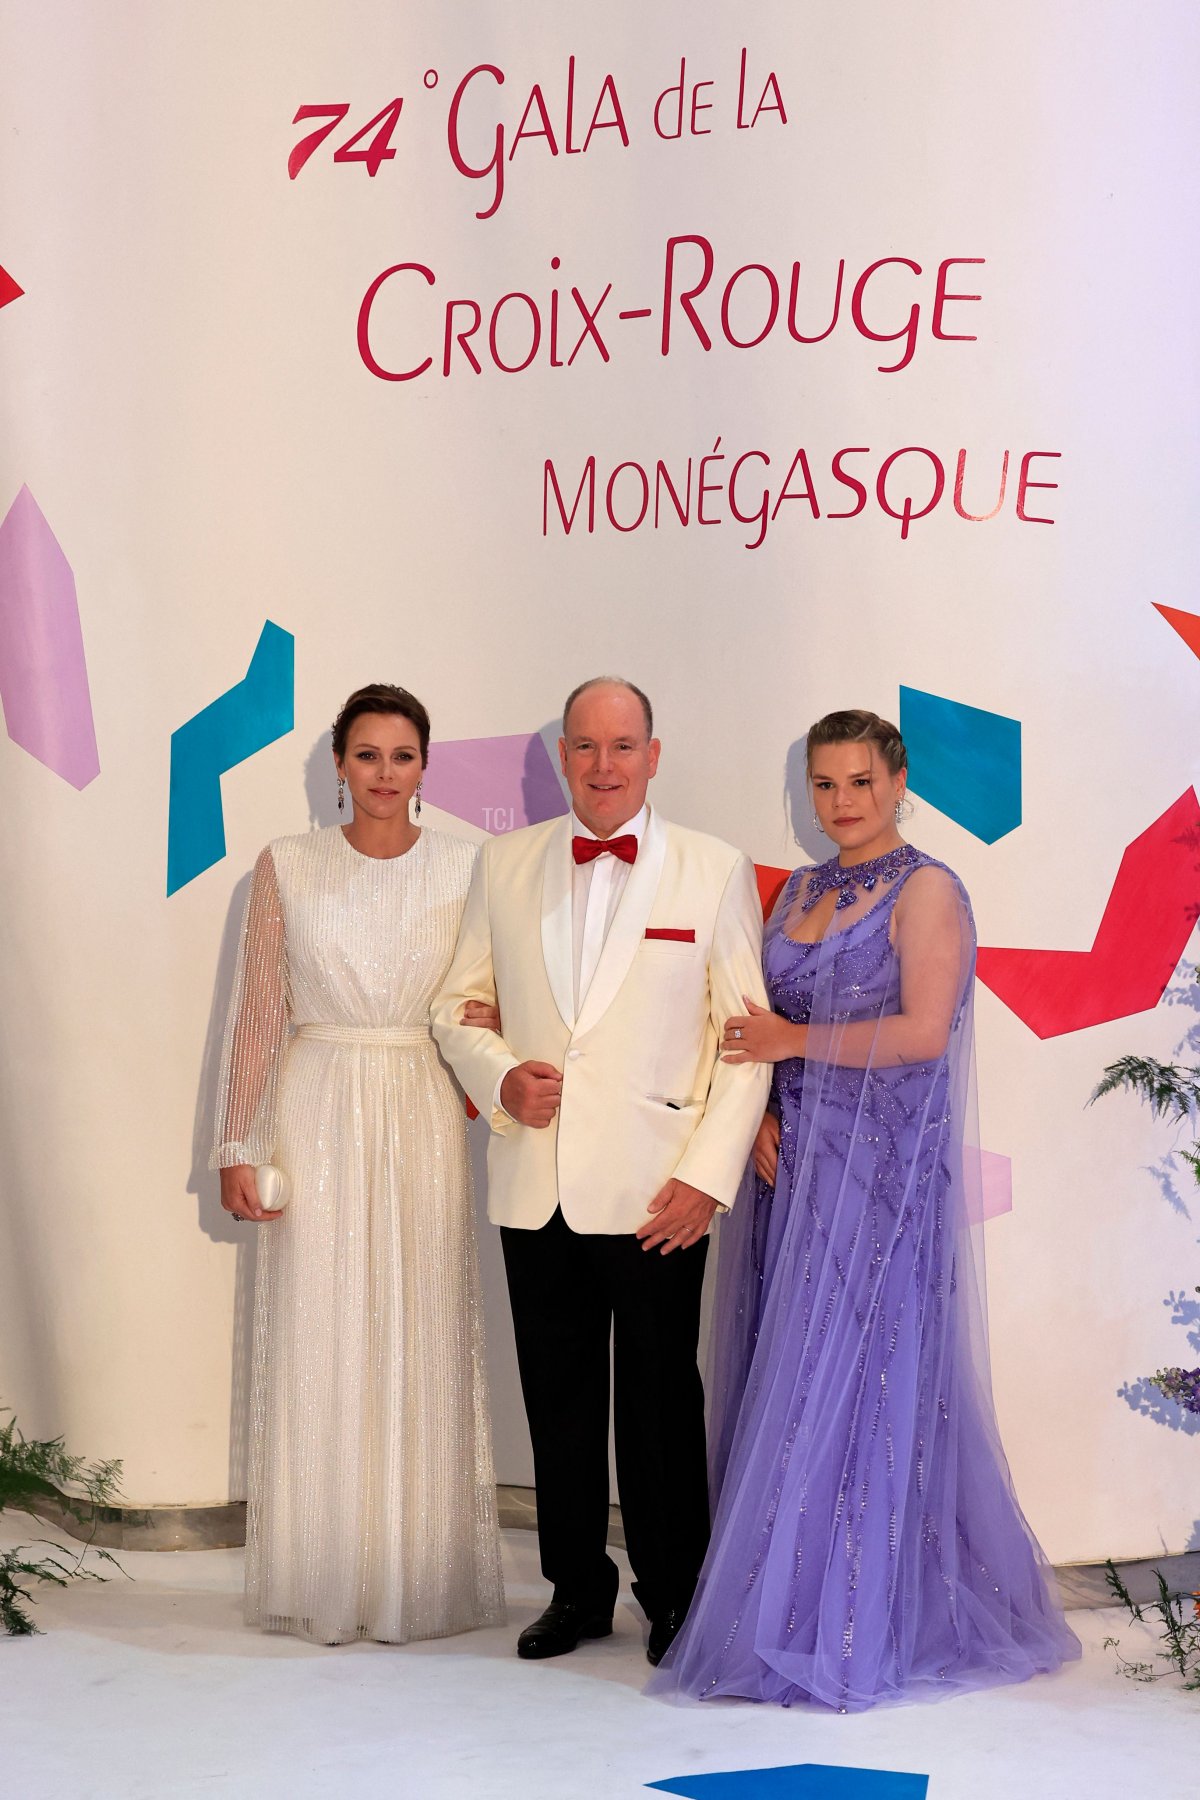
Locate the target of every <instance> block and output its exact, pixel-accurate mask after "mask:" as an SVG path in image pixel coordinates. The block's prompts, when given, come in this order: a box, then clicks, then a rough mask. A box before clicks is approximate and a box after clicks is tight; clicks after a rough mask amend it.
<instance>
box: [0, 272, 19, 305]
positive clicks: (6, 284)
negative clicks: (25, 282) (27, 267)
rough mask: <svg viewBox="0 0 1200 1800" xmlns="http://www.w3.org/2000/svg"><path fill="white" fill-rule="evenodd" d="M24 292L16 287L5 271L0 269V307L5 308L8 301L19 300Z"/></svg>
mask: <svg viewBox="0 0 1200 1800" xmlns="http://www.w3.org/2000/svg"><path fill="white" fill-rule="evenodd" d="M24 292H25V289H24V288H23V287H18V286H17V284H16V282H15V281H14V280H13V278H12V276H11V275H10V274H9V272H8V270H7V269H0V306H7V305H8V303H9V301H10V300H19V299H20V298H21V295H22V294H23V293H24Z"/></svg>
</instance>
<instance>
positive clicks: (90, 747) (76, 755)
mask: <svg viewBox="0 0 1200 1800" xmlns="http://www.w3.org/2000/svg"><path fill="white" fill-rule="evenodd" d="M0 703H2V704H3V707H4V722H5V724H6V726H7V727H8V735H9V737H10V738H11V739H12V740H13V743H14V744H19V745H20V746H21V748H22V750H28V752H29V754H30V756H35V757H36V758H37V760H38V761H39V762H40V763H45V765H46V767H47V768H48V769H53V770H54V773H55V774H56V775H61V776H62V778H63V780H64V781H69V782H70V784H71V786H72V787H74V788H85V787H86V786H87V784H88V782H89V781H93V780H95V778H96V776H97V775H98V774H99V773H100V756H99V752H98V751H97V749H96V727H95V723H94V721H93V719H92V698H91V694H90V692H89V690H88V676H87V660H86V658H85V656H84V650H83V632H82V630H81V629H80V624H79V605H78V602H77V600H76V597H75V577H74V575H72V573H71V565H70V563H68V561H67V559H66V557H65V556H64V555H63V553H62V550H61V548H60V546H59V543H58V539H57V538H56V537H55V535H54V533H53V532H52V531H51V529H50V527H49V525H48V524H47V523H46V520H45V518H44V517H43V514H42V511H41V508H40V507H39V506H38V503H37V501H36V500H35V499H34V497H33V495H32V494H31V493H30V491H29V489H28V488H27V487H23V488H22V489H21V491H20V493H19V494H18V495H17V497H16V499H15V500H14V501H13V503H12V505H11V507H10V508H9V510H8V515H7V517H6V518H5V520H4V523H3V524H2V525H0Z"/></svg>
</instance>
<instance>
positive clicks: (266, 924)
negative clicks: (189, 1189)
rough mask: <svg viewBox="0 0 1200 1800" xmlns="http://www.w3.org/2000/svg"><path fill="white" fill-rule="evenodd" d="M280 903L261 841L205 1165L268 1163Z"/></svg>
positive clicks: (284, 1001) (279, 1002) (281, 1024)
mask: <svg viewBox="0 0 1200 1800" xmlns="http://www.w3.org/2000/svg"><path fill="white" fill-rule="evenodd" d="M288 1018H289V1008H288V982H287V956H286V947H285V943H284V929H283V903H282V901H281V900H280V897H279V883H278V880H277V878H276V874H275V861H274V858H273V857H272V855H271V852H270V850H269V849H267V850H264V851H263V852H262V854H261V856H260V857H259V859H258V861H257V862H256V863H255V865H254V874H253V877H252V878H251V882H250V896H249V898H248V900H247V901H246V916H245V919H244V920H243V923H242V941H241V946H240V949H239V951H238V963H237V973H236V976H235V978H234V984H233V997H232V999H231V1000H230V1002H229V1018H228V1021H227V1023H226V1026H225V1046H224V1049H223V1051H222V1054H221V1078H220V1085H219V1088H218V1091H217V1108H216V1131H215V1136H214V1141H213V1153H212V1156H211V1158H210V1160H209V1167H210V1168H212V1169H225V1168H229V1167H230V1166H232V1165H233V1164H235V1163H253V1164H258V1163H269V1162H270V1161H271V1160H272V1158H273V1156H274V1153H275V1114H276V1102H277V1098H278V1093H279V1072H280V1068H281V1066H282V1063H283V1053H284V1049H285V1046H286V1044H287V1039H288Z"/></svg>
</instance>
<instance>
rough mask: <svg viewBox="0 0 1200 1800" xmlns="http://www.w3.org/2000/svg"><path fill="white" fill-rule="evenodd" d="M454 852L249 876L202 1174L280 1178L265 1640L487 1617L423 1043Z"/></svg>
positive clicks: (466, 1396)
mask: <svg viewBox="0 0 1200 1800" xmlns="http://www.w3.org/2000/svg"><path fill="white" fill-rule="evenodd" d="M473 859H474V848H473V846H472V845H470V844H467V843H465V842H464V841H463V840H462V839H460V838H455V837H451V836H448V835H446V834H445V833H442V832H436V831H431V830H429V829H426V830H424V831H423V832H422V833H421V836H420V837H419V838H418V840H417V842H416V844H415V845H414V846H413V848H412V849H411V850H410V851H408V852H407V854H406V855H404V856H399V857H394V858H390V859H386V860H384V859H379V858H374V857H368V856H363V855H361V854H360V853H359V852H358V851H356V850H354V849H352V848H351V846H350V845H349V843H348V842H347V841H346V838H345V837H344V835H343V833H342V831H341V828H340V827H338V826H334V827H332V828H330V829H328V830H324V831H315V832H310V833H308V834H306V835H305V836H302V837H289V838H281V839H279V840H277V841H276V842H275V843H273V844H271V845H270V846H269V847H268V848H267V849H266V850H264V851H263V853H262V855H261V856H260V857H259V859H258V862H257V864H256V866H255V870H254V877H253V881H252V883H251V889H250V898H249V901H248V903H247V908H246V922H245V928H244V931H243V937H242V947H241V955H240V959H239V965H238V972H237V979H236V984H235V988H234V994H233V999H232V1002H231V1005H230V1016H229V1024H228V1029H227V1031H226V1039H225V1053H224V1059H223V1065H222V1077H221V1094H220V1098H219V1101H218V1108H217V1138H216V1148H215V1150H214V1153H213V1165H214V1167H219V1166H225V1165H228V1164H233V1163H263V1162H273V1163H276V1164H277V1165H278V1166H279V1167H280V1168H282V1169H284V1170H285V1171H286V1173H287V1174H288V1175H289V1176H290V1177H291V1180H292V1190H293V1191H292V1199H291V1203H290V1204H289V1206H288V1207H287V1209H286V1211H285V1212H284V1214H283V1216H282V1217H281V1218H280V1219H278V1220H275V1221H274V1222H273V1223H267V1224H263V1225H260V1226H258V1227H255V1229H256V1230H257V1232H258V1279H257V1287H256V1292H255V1314H254V1370H253V1383H252V1406H251V1444H250V1463H249V1508H248V1514H249V1516H248V1522H247V1541H246V1617H247V1620H248V1621H249V1622H250V1623H251V1624H258V1625H261V1626H262V1627H263V1628H264V1629H265V1630H267V1631H288V1632H294V1633H295V1634H297V1635H298V1636H301V1637H306V1638H312V1639H315V1640H316V1641H318V1642H321V1643H340V1642H344V1641H345V1640H347V1639H350V1638H356V1637H367V1638H376V1639H380V1640H383V1641H385V1642H388V1643H405V1642H407V1641H408V1640H410V1639H413V1638H430V1637H439V1636H443V1635H446V1634H448V1633H450V1632H456V1631H465V1630H467V1629H469V1628H470V1627H472V1626H476V1625H486V1624H491V1623H495V1622H497V1621H499V1620H500V1619H502V1618H503V1616H504V1597H503V1587H502V1581H501V1574H500V1551H499V1536H498V1531H497V1523H496V1498H495V1487H494V1478H493V1473H492V1454H491V1440H490V1433H489V1424H488V1400H487V1382H486V1373H485V1367H484V1353H483V1333H482V1320H481V1308H480V1296H479V1272H478V1265H477V1258H476V1247H475V1225H474V1208H473V1203H472V1194H471V1170H470V1163H469V1161H468V1156H467V1143H466V1118H465V1114H464V1111H463V1103H462V1099H461V1096H460V1095H459V1093H458V1090H457V1089H456V1087H455V1085H454V1083H453V1081H452V1080H451V1077H450V1075H449V1074H448V1073H447V1071H446V1068H445V1067H444V1065H443V1064H442V1063H441V1061H440V1060H439V1057H438V1053H437V1049H436V1047H435V1045H434V1042H433V1039H432V1037H431V1035H430V1031H429V1004H430V1001H431V999H432V997H433V995H434V994H435V993H436V992H437V990H438V987H439V986H440V984H441V981H442V978H443V976H444V974H445V972H446V969H447V967H448V966H449V963H450V958H451V954H452V952H453V949H454V942H455V937H456V935H457V932H458V925H459V919H460V917H461V914H462V909H463V903H464V901H465V899H466V893H467V886H468V883H469V880H470V875H471V867H472V862H473ZM247 1229H250V1228H249V1227H247Z"/></svg>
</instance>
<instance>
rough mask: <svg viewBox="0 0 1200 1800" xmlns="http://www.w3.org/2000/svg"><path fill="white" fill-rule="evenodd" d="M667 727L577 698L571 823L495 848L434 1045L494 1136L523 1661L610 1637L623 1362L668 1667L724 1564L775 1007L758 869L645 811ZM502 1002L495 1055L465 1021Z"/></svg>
mask: <svg viewBox="0 0 1200 1800" xmlns="http://www.w3.org/2000/svg"><path fill="white" fill-rule="evenodd" d="M652 731H653V725H652V719H651V713H650V704H649V701H648V700H646V698H645V696H644V695H643V694H642V693H641V692H640V690H639V689H637V688H634V687H632V686H631V685H630V684H628V683H625V682H623V681H616V680H610V679H607V678H605V679H601V680H596V681H592V682H587V683H584V685H583V686H582V687H581V688H577V689H576V691H575V693H574V694H573V695H572V696H571V698H570V699H569V700H568V702H567V708H566V711H565V713H564V718H563V737H562V739H561V740H560V743H559V753H560V755H561V757H562V765H563V772H564V774H565V776H566V779H567V784H568V787H569V789H570V793H571V799H572V803H573V806H572V812H571V815H570V817H569V818H567V819H558V820H554V821H552V822H551V823H549V824H544V825H533V826H530V827H528V828H527V829H525V830H523V831H514V832H512V833H510V834H509V835H507V836H504V837H498V838H494V839H492V840H491V842H489V843H487V844H485V845H484V847H483V850H482V852H481V854H480V857H479V861H478V864H477V866H476V869H475V876H474V880H473V882H472V885H471V891H470V895H469V898H468V900H467V905H466V911H465V914H464V917H463V922H462V929H461V932H460V934H459V940H458V947H457V950H456V952H455V956H454V961H453V964H452V965H451V968H450V970H449V973H448V974H447V977H446V981H445V984H444V986H443V988H442V991H441V993H440V994H439V995H438V997H437V999H436V1001H435V1002H434V1006H433V1013H432V1018H433V1030H434V1035H435V1036H436V1038H437V1041H438V1043H439V1045H440V1046H441V1049H442V1051H443V1053H444V1055H445V1057H446V1059H447V1061H448V1062H449V1063H450V1064H451V1066H452V1067H453V1069H454V1070H455V1072H456V1073H457V1075H458V1077H459V1079H460V1080H461V1082H462V1084H463V1086H464V1088H465V1089H466V1091H467V1093H468V1094H469V1095H470V1097H471V1099H472V1100H473V1101H474V1103H475V1105H476V1106H477V1107H478V1108H479V1110H480V1112H481V1113H482V1114H483V1116H484V1117H485V1118H486V1119H488V1120H489V1122H490V1125H491V1130H492V1136H491V1141H490V1144H489V1148H488V1211H489V1216H490V1217H491V1218H492V1220H493V1221H494V1222H495V1223H497V1224H498V1225H500V1227H501V1235H502V1240H503V1246H504V1259H505V1268H506V1272H507V1276H508V1286H509V1294H510V1297H511V1301H512V1309H513V1324H514V1329H515V1335H516V1344H517V1357H518V1362H519V1365H520V1371H521V1385H522V1390H523V1393H524V1398H525V1407H526V1411H527V1414H528V1417H529V1429H530V1435H531V1438H532V1442H533V1454H534V1470H535V1480H536V1483H537V1513H538V1532H539V1539H540V1549H541V1560H542V1572H543V1574H544V1575H545V1577H546V1579H547V1580H548V1581H550V1582H551V1583H553V1587H554V1597H553V1601H552V1603H551V1605H550V1606H549V1608H548V1609H547V1610H546V1612H544V1613H543V1614H542V1616H541V1618H539V1619H538V1620H537V1621H536V1622H535V1623H534V1624H533V1625H530V1626H528V1627H527V1628H526V1629H525V1630H524V1631H523V1632H522V1633H521V1636H520V1638H519V1639H518V1644H517V1648H518V1653H519V1654H520V1655H522V1656H526V1657H544V1656H556V1655H560V1654H562V1653H563V1652H564V1651H568V1650H573V1649H574V1648H575V1646H576V1644H577V1643H578V1642H579V1640H580V1638H582V1637H602V1636H605V1635H607V1634H608V1632H609V1631H611V1629H612V1614H613V1605H614V1602H615V1599H616V1592H617V1585H618V1575H617V1569H616V1565H615V1564H614V1563H613V1562H612V1561H611V1559H610V1558H609V1556H608V1554H607V1549H606V1539H607V1525H608V1416H609V1344H610V1335H611V1338H612V1355H613V1371H614V1384H615V1432H616V1459H617V1479H618V1485H619V1489H620V1499H621V1507H622V1513H623V1517H624V1522H625V1537H626V1545H627V1548H628V1552H629V1559H630V1562H631V1564H632V1566H633V1571H634V1575H635V1577H636V1580H635V1584H634V1592H635V1593H636V1595H637V1597H638V1599H639V1601H640V1602H641V1605H642V1607H643V1609H644V1610H645V1612H646V1614H647V1616H648V1618H649V1620H650V1639H649V1646H648V1651H647V1654H648V1655H649V1657H650V1659H651V1661H652V1662H657V1661H658V1659H659V1657H660V1656H661V1655H662V1653H663V1651H664V1650H665V1649H666V1647H667V1645H668V1644H669V1642H670V1641H671V1638H672V1637H673V1636H674V1633H675V1631H676V1630H677V1629H678V1627H679V1625H680V1624H681V1623H682V1620H683V1616H684V1614H685V1612H686V1611H687V1607H688V1604H689V1601H690V1599H691V1596H692V1592H693V1589H694V1588H695V1584H696V1577H697V1574H698V1573H699V1569H700V1564H701V1562H702V1560H703V1557H704V1551H705V1548H706V1545H707V1540H708V1524H709V1520H708V1499H707V1482H706V1471H705V1451H704V1418H703V1404H704V1401H703V1392H702V1389H701V1384H700V1376H699V1371H698V1369H697V1367H696V1347H697V1337H698V1333H699V1318H700V1290H701V1285H702V1282H703V1277H704V1261H705V1255H706V1252H707V1248H708V1240H707V1236H706V1233H707V1231H708V1227H709V1225H710V1224H711V1222H712V1217H713V1214H714V1212H716V1211H717V1209H718V1207H721V1208H724V1207H727V1206H729V1205H730V1204H731V1203H732V1201H733V1199H734V1196H735V1193H736V1191H737V1187H738V1184H739V1181H740V1179H741V1176H742V1172H743V1170H744V1168H745V1165H746V1160H747V1156H748V1153H749V1150H750V1146H751V1143H752V1140H753V1138H754V1135H755V1132H756V1130H757V1128H758V1126H759V1124H760V1122H761V1120H762V1116H763V1112H764V1108H765V1104H766V1097H767V1088H768V1085H769V1081H770V1066H769V1065H767V1064H762V1063H755V1064H741V1065H738V1066H733V1065H731V1064H728V1063H724V1062H722V1061H721V1059H720V1041H721V1029H722V1026H723V1024H724V1021H725V1019H726V1018H728V1017H729V1015H730V1014H733V1013H743V1012H744V1011H745V999H746V998H747V997H748V998H750V999H752V1000H755V1001H758V1002H759V1003H761V1004H763V1005H765V1004H766V995H765V992H764V989H763V982H762V969H761V954H762V912H761V908H760V905H759V899H758V892H757V887H756V883H755V877H754V870H753V866H752V865H751V863H750V862H749V861H748V859H747V858H746V857H745V856H744V855H742V854H741V853H740V852H739V851H737V850H734V849H732V848H731V847H730V846H729V845H728V844H724V843H722V842H721V841H720V840H719V839H717V838H713V837H707V836H704V835H702V834H701V833H700V832H695V831H687V830H683V829H681V828H680V827H678V826H675V825H670V824H668V823H667V822H666V821H665V820H664V819H662V818H661V817H660V816H659V814H658V813H657V812H655V811H653V810H652V809H651V808H650V807H649V806H648V805H647V802H646V792H647V787H648V784H649V782H650V779H651V777H652V776H653V775H654V773H655V770H656V769H657V766H658V758H659V749H660V746H659V743H658V740H657V739H656V738H654V737H653V735H652ZM470 1000H480V1001H486V1002H488V1003H492V1004H498V1005H499V1009H500V1016H501V1034H497V1033H495V1032H492V1031H488V1030H484V1029H481V1028H478V1027H474V1026H471V1025H468V1024H464V1023H463V1009H464V1007H465V1005H466V1003H467V1002H468V1001H470Z"/></svg>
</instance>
